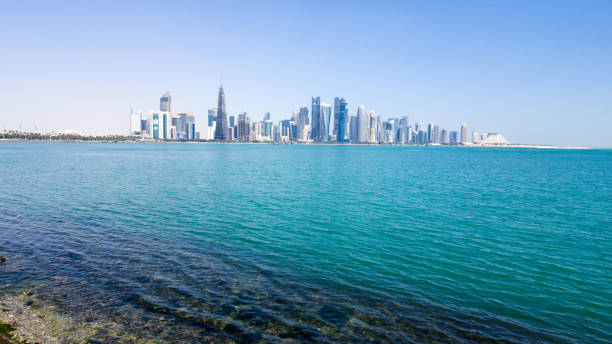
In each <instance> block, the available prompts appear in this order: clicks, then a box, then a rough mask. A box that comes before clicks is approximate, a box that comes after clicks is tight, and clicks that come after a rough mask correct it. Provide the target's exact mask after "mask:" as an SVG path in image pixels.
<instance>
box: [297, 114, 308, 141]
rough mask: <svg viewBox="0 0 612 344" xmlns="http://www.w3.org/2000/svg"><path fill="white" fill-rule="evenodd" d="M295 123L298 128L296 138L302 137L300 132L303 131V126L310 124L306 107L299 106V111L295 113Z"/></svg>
mask: <svg viewBox="0 0 612 344" xmlns="http://www.w3.org/2000/svg"><path fill="white" fill-rule="evenodd" d="M296 125H297V127H298V128H297V130H298V139H301V140H302V139H304V138H303V137H302V134H303V132H304V127H305V126H307V125H310V121H309V120H308V108H307V107H302V108H300V112H299V113H298V114H297V118H296Z"/></svg>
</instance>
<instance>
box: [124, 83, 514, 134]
mask: <svg viewBox="0 0 612 344" xmlns="http://www.w3.org/2000/svg"><path fill="white" fill-rule="evenodd" d="M170 107H171V98H170V93H169V92H167V93H165V94H164V95H162V97H161V98H160V110H159V111H150V114H149V116H148V118H146V119H143V118H142V113H141V112H140V113H138V112H136V113H134V112H133V113H132V135H140V136H141V137H143V138H146V139H153V140H186V141H190V140H214V141H239V142H249V141H250V142H281V143H290V142H303V143H309V142H318V143H325V142H328V143H333V142H338V143H370V144H378V143H393V144H433V145H436V144H440V145H442V144H445V145H456V144H508V141H507V140H506V139H505V138H503V136H501V135H499V134H497V133H490V134H488V135H485V134H482V135H479V134H478V133H476V132H473V133H472V138H471V140H470V139H469V138H468V127H467V124H462V125H461V128H460V131H459V132H457V131H449V130H446V129H442V128H440V126H439V125H438V124H431V123H429V124H427V125H423V124H422V123H420V122H415V123H414V124H411V123H410V122H409V120H408V117H407V116H402V117H395V118H389V119H387V120H382V119H381V118H380V116H377V115H376V113H375V112H374V111H373V110H371V111H366V109H365V107H364V106H363V105H360V106H359V107H358V108H357V115H356V116H351V115H350V113H349V106H348V102H347V101H346V100H345V99H344V98H341V97H336V98H334V104H333V107H332V105H330V104H326V103H323V102H321V98H320V97H313V98H312V104H311V107H310V109H309V108H308V107H302V108H300V110H299V111H296V112H294V113H293V114H292V116H291V117H290V118H289V119H285V120H281V121H278V122H276V123H274V122H273V121H272V120H271V119H270V113H269V112H267V113H266V114H265V115H264V118H263V120H262V121H252V120H251V118H250V117H249V115H248V114H247V113H246V112H242V113H239V114H238V116H234V115H230V116H228V114H227V111H226V107H225V92H224V90H223V87H220V88H219V95H218V101H217V106H216V107H214V108H212V109H209V110H208V122H207V126H206V128H205V130H204V132H203V133H202V135H200V132H196V130H195V117H194V116H193V115H192V114H191V113H188V112H184V113H177V114H172V112H171V108H170Z"/></svg>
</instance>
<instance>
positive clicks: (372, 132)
mask: <svg viewBox="0 0 612 344" xmlns="http://www.w3.org/2000/svg"><path fill="white" fill-rule="evenodd" d="M368 119H369V121H370V125H369V128H368V129H369V133H368V142H370V143H376V142H377V141H376V133H377V131H378V128H377V126H376V125H377V121H376V112H374V110H371V111H370V112H368Z"/></svg>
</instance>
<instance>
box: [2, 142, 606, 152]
mask: <svg viewBox="0 0 612 344" xmlns="http://www.w3.org/2000/svg"><path fill="white" fill-rule="evenodd" d="M3 142H36V143H41V142H47V143H51V142H61V143H88V142H91V143H163V144H230V145H235V144H250V145H256V144H259V145H303V146H372V147H375V146H381V147H390V146H393V147H461V148H531V149H571V150H587V149H610V148H600V147H587V146H552V145H550V146H549V145H536V144H533V145H530V144H509V145H480V144H468V145H461V144H459V145H441V144H424V145H422V144H396V143H333V142H320V143H319V142H288V143H276V142H238V141H236V142H219V141H204V140H202V141H155V140H72V139H71V140H64V139H58V140H38V139H30V140H28V139H25V140H24V139H0V143H3Z"/></svg>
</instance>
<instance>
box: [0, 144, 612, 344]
mask: <svg viewBox="0 0 612 344" xmlns="http://www.w3.org/2000/svg"><path fill="white" fill-rule="evenodd" d="M0 176H1V180H2V182H1V184H0V255H2V256H5V257H7V258H8V260H7V262H6V263H5V264H3V265H0V286H1V287H2V290H1V291H0V296H2V295H1V293H4V294H10V293H17V292H19V291H20V290H23V289H24V288H34V290H36V293H37V294H38V295H40V298H41V299H42V300H44V302H47V303H53V304H54V306H55V307H57V309H58V310H61V311H62V312H64V313H65V314H67V315H70V316H72V317H74V318H75V319H81V318H84V319H86V318H87V317H88V316H89V317H91V316H92V315H91V314H95V316H97V317H106V318H110V319H114V321H116V322H118V323H121V324H124V325H125V326H124V327H123V328H125V329H129V330H130V331H134V332H136V333H137V335H138V336H141V337H143V338H156V339H159V340H163V341H168V342H197V341H218V342H226V341H235V342H257V341H260V342H282V341H287V340H289V341H291V340H296V341H304V342H315V341H317V342H345V341H349V342H369V341H374V342H377V341H378V342H379V341H382V342H411V341H412V342H423V341H426V342H428V341H432V342H433V341H441V342H466V343H471V342H474V343H475V342H503V341H507V342H576V343H578V342H591V343H595V342H602V343H603V342H610V341H612V327H611V325H610V324H611V323H612V304H611V301H610V300H612V254H611V252H612V151H610V150H536V149H493V148H459V147H382V146H378V147H368V146H304V145H280V146H272V145H215V144H126V143H1V144H0ZM94 311H95V313H92V312H94ZM116 336H117V333H111V332H109V333H100V334H99V335H98V337H97V338H95V340H97V341H99V342H113V341H115V340H116V339H117V337H116Z"/></svg>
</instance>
